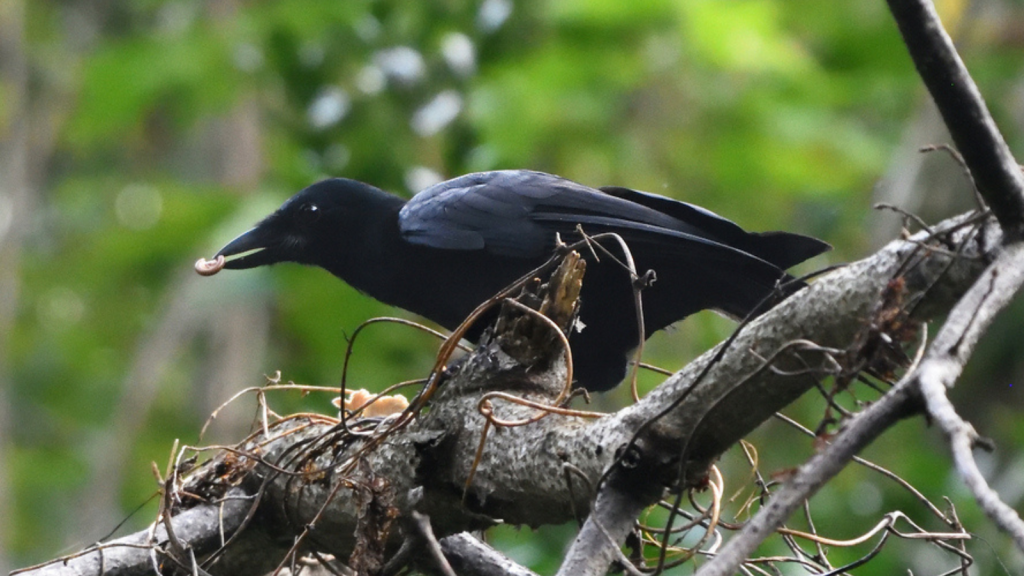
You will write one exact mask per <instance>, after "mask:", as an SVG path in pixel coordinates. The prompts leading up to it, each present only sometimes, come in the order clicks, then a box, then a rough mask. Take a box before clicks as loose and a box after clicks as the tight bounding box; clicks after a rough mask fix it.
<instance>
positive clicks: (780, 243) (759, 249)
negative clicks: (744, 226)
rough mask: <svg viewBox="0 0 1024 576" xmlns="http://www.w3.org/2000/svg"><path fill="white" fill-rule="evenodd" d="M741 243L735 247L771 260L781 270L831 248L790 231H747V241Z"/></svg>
mask: <svg viewBox="0 0 1024 576" xmlns="http://www.w3.org/2000/svg"><path fill="white" fill-rule="evenodd" d="M743 244H744V245H742V246H737V248H739V249H740V250H743V251H744V252H748V253H750V254H753V255H754V256H757V257H758V258H760V259H762V260H764V261H766V262H771V263H772V264H774V265H776V266H778V267H779V268H780V269H782V270H786V269H788V268H791V267H793V266H796V265H797V264H799V263H801V262H803V261H804V260H807V259H808V258H813V257H815V256H817V255H818V254H822V253H824V252H828V251H829V250H831V249H832V246H831V245H829V244H828V243H827V242H822V241H821V240H818V239H817V238H811V237H810V236H803V235H801V234H792V233H790V232H755V233H749V234H748V241H746V242H744V243H743Z"/></svg>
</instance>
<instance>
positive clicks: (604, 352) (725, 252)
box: [214, 170, 830, 391]
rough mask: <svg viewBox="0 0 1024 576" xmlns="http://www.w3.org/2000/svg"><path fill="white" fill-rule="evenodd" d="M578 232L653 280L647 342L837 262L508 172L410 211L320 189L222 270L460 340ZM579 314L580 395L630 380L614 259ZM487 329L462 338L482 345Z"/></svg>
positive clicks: (649, 198)
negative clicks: (322, 276)
mask: <svg viewBox="0 0 1024 576" xmlns="http://www.w3.org/2000/svg"><path fill="white" fill-rule="evenodd" d="M577 225H580V226H582V229H583V231H584V232H585V233H587V234H588V235H591V236H592V235H594V234H598V233H601V232H616V233H618V234H619V235H620V236H621V237H622V238H624V239H625V241H626V243H627V245H628V246H629V248H630V251H631V252H632V254H633V257H634V258H635V261H636V267H637V270H638V272H639V273H641V274H642V273H644V272H645V271H646V270H649V269H651V270H654V271H655V273H656V275H657V280H656V281H655V282H654V283H653V285H651V286H650V287H649V288H647V289H645V290H644V291H643V305H644V320H645V332H646V334H644V337H645V338H646V337H648V336H650V335H651V334H653V333H654V332H656V331H658V330H661V329H662V328H665V327H666V326H668V325H670V324H672V323H674V322H676V321H678V320H681V319H683V318H685V317H686V316H688V315H690V314H693V313H694V312H697V311H699V310H703V309H716V310H719V311H721V312H724V313H726V314H728V315H731V316H733V317H744V316H746V315H747V314H748V313H749V312H751V311H752V310H753V309H754V307H755V306H757V304H758V303H759V302H760V301H761V300H762V299H764V298H765V297H766V296H767V295H769V294H770V293H771V292H772V290H773V289H774V288H775V286H776V284H777V283H778V282H779V281H780V280H785V279H789V278H790V277H789V276H788V275H787V274H786V273H785V272H784V270H785V269H786V268H789V267H791V266H793V265H795V264H797V263H799V262H802V261H804V260H806V259H808V258H810V257H812V256H815V255H817V254H820V253H822V252H825V251H826V250H828V249H829V248H830V246H829V245H828V244H826V243H824V242H822V241H820V240H817V239H814V238H810V237H807V236H800V235H797V234H789V233H786V232H765V233H760V234H757V233H750V232H746V231H744V230H743V229H742V228H740V227H739V226H737V225H736V224H734V223H732V222H730V221H729V220H726V219H724V218H722V217H720V216H718V215H716V214H714V213H712V212H710V211H708V210H705V209H703V208H700V207H698V206H694V205H692V204H686V203H683V202H679V201H676V200H672V199H670V198H666V197H663V196H657V195H654V194H648V193H645V192H638V191H636V190H630V189H627V188H618V187H606V188H601V189H594V188H590V187H587V186H584V185H582V184H577V183H575V182H572V181H570V180H566V179H564V178H560V177H558V176H553V175H551V174H545V173H542V172H532V171H527V170H503V171H496V172H480V173H475V174H467V175H465V176H460V177H458V178H455V179H452V180H448V181H446V182H441V183H440V184H435V185H434V186H431V187H429V188H427V189H425V190H423V191H422V192H420V193H419V194H416V195H415V196H414V197H413V198H412V199H411V200H409V201H406V200H404V199H402V198H400V197H398V196H395V195H393V194H389V193H387V192H384V191H383V190H380V189H378V188H375V187H373V186H370V185H368V184H364V183H362V182H357V181H354V180H347V179H342V178H335V179H330V180H324V181H322V182H318V183H316V184H313V185H312V186H309V187H308V188H305V189H304V190H302V191H301V192H299V193H298V194H296V195H295V196H293V197H292V198H290V199H289V200H288V201H286V202H285V203H284V204H283V205H282V206H281V207H280V208H279V209H278V210H277V211H276V212H274V213H273V214H271V215H269V216H267V217H266V218H265V219H264V220H263V221H261V222H260V223H259V224H257V225H256V227H254V228H253V229H251V230H249V231H248V232H245V233H244V234H242V235H241V236H239V237H237V238H235V239H234V240H232V241H231V242H230V243H229V244H228V245H227V246H225V247H224V248H222V249H221V250H220V252H219V253H218V254H217V256H224V257H225V258H226V262H225V263H224V264H223V266H224V267H225V268H232V269H244V268H253V267H256V266H262V265H265V264H273V263H276V262H285V261H288V262H298V263H301V264H310V265H315V266H319V267H321V268H324V269H326V270H327V271H329V272H330V273H332V274H334V275H335V276H337V277H338V278H341V279H342V280H344V281H345V282H347V283H349V284H350V285H352V286H353V287H355V288H357V289H358V290H360V291H361V292H363V293H365V294H368V295H370V296H372V297H373V298H376V299H377V300H380V301H382V302H386V303H388V304H392V305H394V306H398V307H400V308H404V309H406V310H409V311H411V312H415V313H416V314H419V315H421V316H424V317H426V318H428V319H430V320H433V321H434V322H437V323H438V324H440V325H441V326H444V327H445V328H448V329H454V328H455V327H456V326H458V324H459V323H460V322H462V321H463V320H464V319H465V318H466V316H467V315H468V314H469V313H470V312H471V311H472V310H473V309H474V308H475V307H476V306H477V305H478V304H480V303H481V302H483V301H485V300H487V299H488V298H490V297H491V296H493V295H494V294H496V293H497V292H499V291H500V290H501V289H502V288H504V287H505V286H507V285H508V284H510V283H512V282H513V281H514V280H516V279H517V278H519V277H520V276H522V275H524V274H526V273H527V272H529V271H530V270H532V269H533V268H535V267H537V266H538V265H540V264H541V263H543V262H544V261H545V260H547V258H548V257H549V256H550V255H551V253H552V249H553V248H554V246H555V241H556V234H559V235H561V238H562V239H563V240H564V241H566V242H570V241H573V240H576V239H578V238H579V234H578V233H577ZM603 245H607V246H608V247H609V248H613V247H614V246H613V244H612V243H605V244H603ZM616 251H618V250H617V249H616ZM583 252H584V253H586V251H583ZM218 269H219V268H218ZM214 272H215V270H214ZM580 301H581V312H580V320H581V322H582V326H583V328H582V330H581V331H579V332H578V333H574V334H572V335H571V345H572V351H573V361H574V370H575V374H576V376H577V377H578V381H577V382H578V384H579V385H581V386H583V387H585V388H587V389H588V390H592V391H593V390H597V391H603V390H608V389H611V388H613V387H614V386H615V385H616V384H618V383H619V382H620V381H621V380H622V378H623V377H624V375H625V372H626V367H627V365H628V361H629V352H630V351H631V350H632V349H633V348H635V347H636V346H637V344H638V340H639V339H638V337H637V327H636V312H635V308H634V303H633V297H632V288H631V284H630V280H629V277H628V275H627V274H626V273H625V272H624V271H623V269H622V268H621V267H620V266H618V265H616V264H613V263H610V262H609V259H607V258H603V259H601V263H600V264H597V263H595V262H588V267H587V273H586V277H585V278H584V282H583V289H582V292H581V295H580ZM483 327H484V326H483V323H478V326H477V327H475V328H474V329H473V330H472V331H471V332H470V333H469V334H468V335H467V337H468V338H469V339H470V340H476V339H477V338H478V337H479V336H480V334H481V332H482V330H483Z"/></svg>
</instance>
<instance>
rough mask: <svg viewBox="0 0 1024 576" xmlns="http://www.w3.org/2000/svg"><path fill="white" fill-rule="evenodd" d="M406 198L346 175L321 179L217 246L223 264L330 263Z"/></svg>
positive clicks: (236, 266) (239, 267)
mask: <svg viewBox="0 0 1024 576" xmlns="http://www.w3.org/2000/svg"><path fill="white" fill-rule="evenodd" d="M396 203H397V204H398V205H399V206H400V205H401V203H402V200H401V199H399V198H398V197H396V196H392V195H391V194H388V193H386V192H384V191H382V190H379V189H377V188H374V187H373V186H370V185H368V184H363V183H362V182H357V181H355V180H348V179H344V178H332V179H330V180H323V181H321V182H317V183H316V184H313V185H312V186H309V187H307V188H305V189H303V190H302V191H301V192H299V193H297V194H295V195H294V196H292V197H291V198H289V199H288V200H287V201H285V203H284V204H282V205H281V207H280V208H278V209H277V210H276V211H274V212H273V213H272V214H270V215H269V216H267V217H266V218H264V219H263V220H262V221H260V222H259V223H258V224H256V226H254V227H253V228H252V229H250V230H248V231H247V232H244V233H242V234H241V235H239V236H238V237H237V238H235V239H234V240H232V241H231V242H228V244H227V245H226V246H224V247H223V248H221V249H220V251H219V252H217V256H218V257H221V256H223V257H224V260H225V261H224V268H229V269H234V270H242V269H246V268H255V267H257V266H264V265H267V264H275V263H277V262H298V263H301V264H313V265H318V266H323V267H326V268H330V267H331V266H330V264H331V262H329V261H328V260H330V259H331V258H333V257H335V256H336V255H337V254H338V253H339V251H341V252H344V251H346V250H355V249H358V247H356V246H347V245H346V244H348V243H350V242H351V241H352V239H353V238H359V237H360V235H363V234H365V232H366V231H367V229H368V227H370V226H371V225H372V223H374V222H377V221H378V220H379V217H381V216H382V215H383V214H384V213H386V212H389V211H393V209H392V208H391V207H392V206H393V205H395V204H396Z"/></svg>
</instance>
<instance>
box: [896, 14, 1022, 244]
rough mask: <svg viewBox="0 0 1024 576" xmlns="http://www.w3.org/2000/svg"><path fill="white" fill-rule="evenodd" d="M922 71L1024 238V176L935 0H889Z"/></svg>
mask: <svg viewBox="0 0 1024 576" xmlns="http://www.w3.org/2000/svg"><path fill="white" fill-rule="evenodd" d="M888 4H889V10H890V11H892V15H893V18H895V20H896V24H897V25H898V26H899V29H900V33H901V34H902V35H903V41H904V42H905V43H906V45H907V50H908V51H909V52H910V56H911V58H913V60H914V65H915V66H916V67H917V72H918V74H920V75H921V79H922V80H924V83H925V86H927V87H928V91H929V92H930V93H931V95H932V98H933V99H934V100H935V104H936V106H938V108H939V112H940V113H941V114H942V119H943V120H944V121H945V124H946V127H947V128H948V129H949V133H950V135H952V137H953V142H954V143H955V144H956V147H957V149H958V150H959V151H960V153H961V154H962V155H963V158H964V161H965V162H966V163H967V167H968V168H969V169H970V171H971V175H972V176H973V177H974V181H975V184H976V185H977V187H978V191H979V192H980V193H981V195H982V196H983V197H984V198H985V201H986V202H988V204H989V206H990V207H991V208H992V212H993V213H994V214H995V215H996V219H998V220H999V224H1000V225H1001V226H1002V227H1003V230H1004V231H1005V234H1006V237H1007V239H1009V240H1017V239H1020V238H1022V237H1024V175H1022V174H1021V170H1020V166H1018V164H1017V161H1016V160H1015V159H1014V157H1013V154H1012V153H1011V152H1010V148H1009V146H1007V145H1006V141H1005V140H1004V139H1003V135H1002V134H1001V133H1000V132H999V129H998V128H997V127H996V123H995V120H993V119H992V115H991V114H990V113H989V111H988V107H987V106H985V101H984V99H983V98H982V97H981V92H980V91H979V90H978V87H977V86H976V85H975V84H974V80H972V79H971V76H970V74H969V73H968V72H967V68H966V67H965V66H964V63H963V61H962V60H961V59H960V56H959V55H958V54H957V52H956V49H955V48H954V47H953V41H952V39H950V37H949V35H948V34H946V31H945V30H944V29H943V28H942V23H941V22H940V21H939V16H938V14H937V13H936V12H935V7H934V6H933V5H932V3H931V1H930V0H888Z"/></svg>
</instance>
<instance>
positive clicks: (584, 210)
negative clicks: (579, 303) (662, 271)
mask: <svg viewBox="0 0 1024 576" xmlns="http://www.w3.org/2000/svg"><path fill="white" fill-rule="evenodd" d="M636 194H640V193H636ZM665 200H666V201H667V202H673V201H672V200H668V199H665ZM687 206H689V205H687ZM690 208H691V209H692V210H696V211H700V213H701V214H703V215H704V217H705V219H707V220H708V221H712V220H713V221H714V222H715V224H714V226H711V227H709V228H714V227H718V228H722V229H724V228H725V227H726V226H732V227H734V228H735V229H736V230H737V231H738V232H739V233H740V234H746V232H743V230H742V229H740V228H739V227H738V226H736V225H735V224H732V223H731V222H729V221H728V220H725V219H724V218H720V217H718V216H716V215H714V214H712V213H711V212H707V211H704V210H703V209H699V208H696V207H692V206H690ZM702 223H703V222H701V221H698V222H697V223H696V224H694V223H691V222H687V221H683V220H681V219H679V218H676V217H674V216H673V215H671V214H667V213H663V212H661V211H659V210H657V209H655V208H654V207H652V206H645V205H643V204H640V203H637V202H635V201H632V199H630V198H622V197H619V196H616V195H613V194H608V193H602V192H599V191H598V190H595V189H592V188H588V187H586V186H583V185H581V184H577V183H575V182H572V181H570V180H565V179H563V178H560V177H558V176H553V175H551V174H545V173H543V172H532V171H527V170H504V171H496V172H481V173H475V174H467V175H465V176H461V177H459V178H455V179H452V180H448V181H446V182H442V183H440V184H437V185H435V186H432V187H430V188H427V189H426V190H424V191H422V192H420V193H419V194H417V195H416V196H414V197H413V198H412V200H410V201H409V202H408V203H407V204H406V205H405V206H404V207H403V208H402V210H401V212H400V213H399V227H400V229H401V233H402V236H403V238H405V239H406V240H407V241H409V242H411V243H413V244H419V245H424V246H430V247H433V248H441V249H448V250H481V249H482V250H487V251H488V252H490V253H493V254H495V255H501V256H511V257H518V258H535V257H538V256H542V255H544V254H546V252H548V251H549V250H550V249H551V248H552V246H553V245H554V239H555V238H554V235H555V233H556V232H558V233H562V234H563V235H569V234H572V233H573V232H574V230H575V229H576V225H577V224H579V225H582V226H583V228H584V230H585V231H588V232H590V233H598V232H617V233H619V234H620V235H621V236H623V238H624V239H625V240H626V241H627V243H632V242H642V243H647V242H653V243H657V244H664V245H665V246H666V248H667V249H669V250H673V251H674V250H675V249H680V250H682V249H685V250H689V251H696V252H704V251H708V252H710V253H717V252H722V251H725V252H727V253H735V252H737V250H736V249H735V248H733V247H731V246H729V245H728V244H727V243H726V242H727V241H728V240H727V239H726V238H723V239H722V240H724V241H725V242H723V241H719V240H718V238H717V236H719V234H716V231H717V230H715V229H711V230H705V229H704V228H701V226H700V225H699V224H702Z"/></svg>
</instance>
